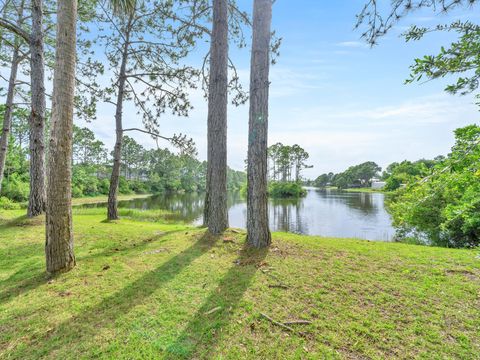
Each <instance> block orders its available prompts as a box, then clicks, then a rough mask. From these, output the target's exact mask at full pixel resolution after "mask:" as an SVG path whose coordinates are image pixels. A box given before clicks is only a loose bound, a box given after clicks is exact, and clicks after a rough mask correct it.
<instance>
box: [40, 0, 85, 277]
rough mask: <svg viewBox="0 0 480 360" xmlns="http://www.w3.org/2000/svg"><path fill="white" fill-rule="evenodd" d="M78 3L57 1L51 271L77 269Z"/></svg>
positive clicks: (50, 191)
mask: <svg viewBox="0 0 480 360" xmlns="http://www.w3.org/2000/svg"><path fill="white" fill-rule="evenodd" d="M76 17H77V0H58V1H57V38H56V42H57V46H56V56H55V72H54V79H53V100H52V125H51V133H50V143H49V146H50V148H49V150H50V151H49V161H48V182H47V195H48V196H47V199H48V201H47V216H46V235H47V239H46V244H45V254H46V263H47V271H48V272H49V273H57V272H64V271H68V270H70V269H71V268H73V267H74V266H75V255H74V252H73V227H72V190H71V182H72V138H73V110H74V103H73V99H74V93H75V61H76Z"/></svg>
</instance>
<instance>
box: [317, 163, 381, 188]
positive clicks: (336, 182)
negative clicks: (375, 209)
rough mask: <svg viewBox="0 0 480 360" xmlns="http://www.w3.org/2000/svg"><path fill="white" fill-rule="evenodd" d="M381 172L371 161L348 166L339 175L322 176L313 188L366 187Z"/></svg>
mask: <svg viewBox="0 0 480 360" xmlns="http://www.w3.org/2000/svg"><path fill="white" fill-rule="evenodd" d="M381 170H382V168H381V167H380V166H378V165H377V164H376V163H374V162H373V161H367V162H364V163H362V164H359V165H355V166H350V167H349V168H348V169H347V170H345V171H344V172H342V173H339V174H333V173H329V174H323V175H320V176H319V177H318V178H317V179H316V180H315V182H314V184H315V186H318V187H324V186H327V185H332V186H336V187H338V188H339V189H347V188H350V187H366V186H369V185H370V180H371V179H372V178H374V177H376V176H378V173H379V172H380V171H381Z"/></svg>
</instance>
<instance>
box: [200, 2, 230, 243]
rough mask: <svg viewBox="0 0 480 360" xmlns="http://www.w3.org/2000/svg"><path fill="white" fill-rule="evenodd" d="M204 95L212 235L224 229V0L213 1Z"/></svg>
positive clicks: (208, 212)
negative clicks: (207, 79) (206, 108)
mask: <svg viewBox="0 0 480 360" xmlns="http://www.w3.org/2000/svg"><path fill="white" fill-rule="evenodd" d="M210 44H211V45H210V77H209V86H208V88H209V94H208V154H207V158H208V162H207V183H206V195H205V210H204V225H206V226H208V230H209V231H210V232H211V233H212V234H220V233H222V232H223V231H225V229H227V228H228V205H227V107H228V1H227V0H214V1H213V29H212V38H211V42H210Z"/></svg>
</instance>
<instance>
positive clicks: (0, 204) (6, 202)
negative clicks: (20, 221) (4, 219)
mask: <svg viewBox="0 0 480 360" xmlns="http://www.w3.org/2000/svg"><path fill="white" fill-rule="evenodd" d="M0 209H4V210H18V209H20V204H19V203H16V202H14V201H12V200H10V199H9V198H7V197H5V196H1V197H0Z"/></svg>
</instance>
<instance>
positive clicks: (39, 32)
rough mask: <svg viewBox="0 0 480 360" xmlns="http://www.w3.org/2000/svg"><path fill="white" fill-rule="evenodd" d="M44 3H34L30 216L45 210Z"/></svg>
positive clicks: (31, 46)
mask: <svg viewBox="0 0 480 360" xmlns="http://www.w3.org/2000/svg"><path fill="white" fill-rule="evenodd" d="M42 1H43V0H32V33H31V37H30V52H31V60H30V64H31V75H30V77H31V91H32V109H31V113H30V119H29V122H30V196H29V198H28V211H27V214H28V216H29V217H33V216H37V215H40V214H42V213H43V212H44V211H45V202H46V199H45V196H46V193H45V107H46V105H45V61H44V55H43V52H44V51H43V47H44V45H43V42H44V39H43V21H42V17H43V4H42Z"/></svg>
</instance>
